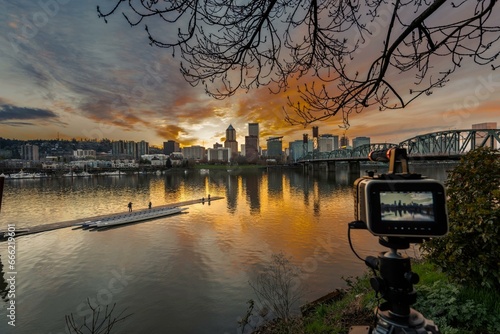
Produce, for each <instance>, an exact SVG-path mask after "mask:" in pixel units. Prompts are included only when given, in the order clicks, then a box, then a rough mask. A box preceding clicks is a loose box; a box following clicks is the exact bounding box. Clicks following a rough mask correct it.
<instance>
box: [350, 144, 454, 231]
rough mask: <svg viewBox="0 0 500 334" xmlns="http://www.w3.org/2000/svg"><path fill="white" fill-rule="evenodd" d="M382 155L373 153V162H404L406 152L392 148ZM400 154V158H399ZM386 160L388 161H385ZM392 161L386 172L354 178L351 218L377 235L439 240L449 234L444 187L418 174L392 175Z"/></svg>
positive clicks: (405, 170) (404, 171)
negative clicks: (437, 238)
mask: <svg viewBox="0 0 500 334" xmlns="http://www.w3.org/2000/svg"><path fill="white" fill-rule="evenodd" d="M383 153H384V154H377V152H372V153H370V155H369V158H370V159H371V160H374V158H373V157H374V156H376V157H378V158H377V159H376V161H381V160H382V161H385V159H391V156H392V157H394V159H396V157H397V158H398V159H403V160H404V162H406V159H407V157H406V150H402V149H391V150H389V151H387V153H386V152H385V151H384V152H383ZM398 155H399V156H398ZM386 157H388V158H386ZM396 161H397V160H394V161H392V164H391V166H392V167H391V168H390V171H389V173H387V174H382V175H374V173H372V172H370V174H369V176H365V177H362V178H359V179H357V180H356V181H355V182H354V215H355V219H356V220H357V221H361V222H363V223H364V224H365V226H366V228H367V229H368V230H369V231H370V232H371V233H372V234H373V235H376V236H394V237H424V238H427V237H439V236H444V235H445V234H446V233H448V214H447V210H446V191H445V188H444V185H443V184H442V183H441V182H439V181H437V180H433V179H426V178H424V177H422V176H421V175H420V174H414V173H408V171H407V165H406V164H404V165H403V169H404V170H403V173H395V171H394V168H395V167H394V164H395V162H396Z"/></svg>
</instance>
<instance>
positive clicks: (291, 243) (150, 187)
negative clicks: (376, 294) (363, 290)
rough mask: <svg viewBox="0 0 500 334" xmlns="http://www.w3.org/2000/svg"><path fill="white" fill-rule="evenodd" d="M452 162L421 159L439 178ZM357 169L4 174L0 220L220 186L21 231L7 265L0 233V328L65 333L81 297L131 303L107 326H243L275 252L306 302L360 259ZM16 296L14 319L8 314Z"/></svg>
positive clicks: (34, 218) (224, 329)
mask: <svg viewBox="0 0 500 334" xmlns="http://www.w3.org/2000/svg"><path fill="white" fill-rule="evenodd" d="M448 168H450V167H449V165H447V164H443V165H433V166H426V167H422V166H421V167H419V168H418V169H417V170H416V171H418V172H420V173H423V174H425V175H427V176H429V177H432V178H436V179H439V180H442V181H443V180H445V178H446V170H447V169H448ZM356 178H357V175H351V174H349V173H348V171H347V170H346V169H343V168H338V169H337V171H336V172H335V173H330V174H328V173H326V172H320V173H316V174H309V175H304V174H302V173H301V172H300V171H296V170H269V171H265V170H250V171H248V170H234V171H232V172H231V173H229V172H227V171H216V170H211V171H210V172H209V173H208V174H206V175H205V174H202V173H200V172H199V171H196V170H190V171H188V172H187V173H183V172H170V173H168V174H165V175H159V176H157V175H145V176H143V175H131V176H120V177H92V178H81V179H80V178H75V179H71V178H60V179H39V180H9V181H6V182H5V189H4V199H3V203H2V212H1V213H0V229H2V230H4V229H7V226H8V225H9V224H11V226H15V227H16V228H22V227H30V226H35V225H38V224H44V223H50V222H58V221H65V220H71V219H77V218H83V217H90V216H95V215H99V214H107V213H115V212H122V211H126V210H127V203H128V202H130V201H131V202H133V203H134V209H141V208H146V207H147V204H148V202H149V201H151V202H152V204H153V206H155V205H164V204H169V203H175V202H181V201H188V200H192V199H197V198H201V197H205V198H207V197H208V194H210V195H211V196H212V197H215V196H221V197H224V198H223V199H222V200H216V201H211V202H205V203H204V204H195V205H190V206H189V209H188V210H187V213H185V214H180V215H176V216H171V217H165V218H161V219H157V220H153V221H147V222H143V223H140V224H133V225H128V226H124V227H120V228H115V229H111V230H107V231H104V232H91V231H83V230H73V229H71V228H66V229H61V230H56V231H51V232H44V233H40V234H35V235H30V236H24V237H18V238H17V239H16V244H15V246H16V248H15V267H14V270H15V274H14V275H10V274H9V272H11V271H12V270H11V269H9V267H8V265H9V264H8V261H7V260H8V255H9V254H8V247H7V243H6V242H3V243H0V260H1V261H2V265H3V273H0V276H1V275H2V274H3V281H2V280H1V277H0V287H3V288H4V290H6V289H7V288H6V285H7V283H9V285H8V286H9V287H11V288H12V287H15V297H14V298H10V299H9V298H7V297H4V298H3V300H0V303H1V304H3V307H2V308H1V309H0V333H16V334H33V333H42V334H59V333H66V331H65V328H66V325H65V315H70V314H72V315H73V316H74V318H75V320H76V321H77V322H79V323H81V321H82V319H83V316H89V315H91V311H90V309H89V307H88V305H87V303H86V301H87V300H88V299H90V300H91V301H92V302H93V303H99V304H100V305H103V307H104V306H106V305H108V306H110V307H111V306H112V305H113V304H114V303H116V309H115V311H114V314H115V315H117V314H118V313H119V312H120V311H122V310H125V314H129V313H130V314H132V315H131V316H130V317H129V318H127V319H125V320H124V321H123V322H121V323H119V324H118V325H117V326H116V327H115V329H114V330H113V331H112V333H125V334H127V333H149V334H155V333H158V334H160V333H220V334H224V333H238V324H237V320H238V319H239V317H241V316H243V315H244V314H245V312H246V310H247V301H248V300H249V299H256V296H255V293H254V291H253V290H252V288H251V287H250V285H249V281H252V280H253V279H254V278H255V275H256V273H258V272H259V270H261V269H262V268H263V266H264V265H265V264H266V263H268V261H269V260H270V258H271V255H272V254H277V253H280V252H281V253H283V254H285V255H286V256H287V257H289V258H290V259H291V261H292V262H293V264H294V265H296V266H297V267H299V268H300V269H301V270H302V275H301V276H300V285H301V287H303V288H304V289H305V294H304V298H303V300H302V301H301V302H302V303H303V302H306V301H311V300H314V299H316V298H318V297H321V296H322V295H324V294H326V293H328V292H330V291H332V290H334V289H336V288H339V287H344V286H345V282H344V280H343V279H342V277H346V276H352V275H358V274H361V273H362V272H364V271H365V266H364V264H363V263H362V262H361V261H359V260H358V259H357V258H356V257H355V256H354V254H353V253H352V251H351V250H350V248H349V245H348V240H347V223H349V222H350V221H352V220H353V197H352V183H353V182H354V180H355V179H356ZM352 240H353V244H354V247H355V249H356V251H357V252H358V253H359V254H360V255H362V256H368V255H376V253H377V252H378V251H380V250H382V249H383V248H382V247H381V246H380V245H378V240H377V238H376V237H374V236H372V235H371V234H370V233H369V232H367V231H359V230H356V231H353V233H352ZM12 276H14V279H15V281H14V280H9V279H10V278H11V277H12ZM2 283H3V284H2ZM10 283H13V284H10ZM0 290H1V289H0ZM11 292H12V291H11ZM4 295H5V293H4ZM12 301H14V302H15V304H14V305H15V325H16V326H15V328H14V327H12V326H11V325H9V323H8V322H9V321H11V320H9V318H8V317H7V315H8V314H9V313H12V312H11V311H8V310H7V307H8V306H10V305H12ZM11 309H12V308H11ZM8 312H9V313H8Z"/></svg>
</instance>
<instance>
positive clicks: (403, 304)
mask: <svg viewBox="0 0 500 334" xmlns="http://www.w3.org/2000/svg"><path fill="white" fill-rule="evenodd" d="M410 242H412V243H413V242H422V239H421V238H420V239H419V238H401V237H388V238H382V237H381V238H380V239H379V243H380V244H381V245H383V246H385V247H388V248H389V249H390V250H389V251H388V252H385V253H384V252H382V253H380V254H379V256H378V257H377V258H376V257H373V256H368V257H367V258H366V260H365V263H366V264H367V266H369V267H370V268H371V269H373V270H374V271H378V272H379V276H376V277H373V278H372V279H370V284H371V286H372V288H373V289H374V290H375V292H377V293H380V294H381V296H382V298H383V299H385V302H384V303H382V305H380V306H379V307H377V309H376V314H377V324H376V326H375V328H373V329H372V328H368V327H366V326H353V327H351V329H350V331H349V334H368V333H371V334H429V333H432V334H439V333H440V332H439V329H438V328H437V326H436V325H435V324H434V322H433V321H432V320H428V319H426V318H425V317H424V316H423V315H422V314H421V313H420V312H418V311H416V310H414V309H412V308H411V307H410V306H411V305H412V304H414V303H415V302H416V300H417V295H416V291H415V290H414V289H413V284H417V283H418V281H419V277H418V275H417V274H415V273H413V272H412V271H411V263H410V258H409V257H408V256H406V255H401V254H399V253H398V250H399V249H408V248H409V247H410Z"/></svg>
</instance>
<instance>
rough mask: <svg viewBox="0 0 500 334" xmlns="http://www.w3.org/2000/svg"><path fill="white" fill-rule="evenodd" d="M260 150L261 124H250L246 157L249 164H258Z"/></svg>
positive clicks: (246, 139) (246, 140)
mask: <svg viewBox="0 0 500 334" xmlns="http://www.w3.org/2000/svg"><path fill="white" fill-rule="evenodd" d="M259 148H260V145H259V123H248V136H245V157H246V158H247V161H248V162H257V160H258V159H259Z"/></svg>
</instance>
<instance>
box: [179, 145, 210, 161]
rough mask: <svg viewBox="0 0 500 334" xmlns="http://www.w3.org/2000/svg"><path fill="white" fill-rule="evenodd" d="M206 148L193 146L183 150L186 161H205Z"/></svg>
mask: <svg viewBox="0 0 500 334" xmlns="http://www.w3.org/2000/svg"><path fill="white" fill-rule="evenodd" d="M205 152H206V150H205V148H204V147H203V146H199V145H193V146H188V147H183V148H182V155H183V156H184V158H186V159H195V160H204V159H205Z"/></svg>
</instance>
